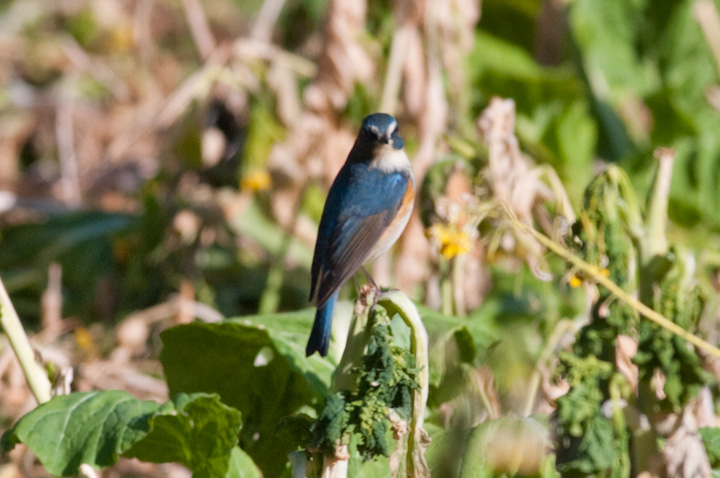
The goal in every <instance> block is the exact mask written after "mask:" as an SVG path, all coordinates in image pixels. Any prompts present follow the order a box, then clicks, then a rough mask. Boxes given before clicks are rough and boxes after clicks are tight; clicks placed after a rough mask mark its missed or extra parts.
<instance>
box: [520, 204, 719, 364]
mask: <svg viewBox="0 0 720 478" xmlns="http://www.w3.org/2000/svg"><path fill="white" fill-rule="evenodd" d="M506 213H507V214H508V217H509V218H510V222H511V223H512V225H513V226H514V227H515V229H516V230H517V231H519V232H521V233H525V234H529V235H531V236H532V237H533V238H535V240H537V241H538V242H539V243H540V244H542V245H543V246H545V247H546V248H548V249H550V250H551V251H552V252H554V253H555V254H557V255H558V256H560V257H562V258H563V259H564V260H566V261H567V262H569V263H570V264H572V265H573V266H575V267H577V268H578V269H580V270H581V271H583V272H584V273H585V274H587V275H588V276H590V277H592V278H593V280H594V281H595V282H596V283H597V284H600V285H601V286H603V287H605V288H606V289H608V290H609V291H610V292H612V293H613V294H614V295H615V296H616V297H617V298H619V299H620V300H622V301H623V302H625V303H626V304H628V305H629V306H630V307H632V308H633V309H635V311H636V312H638V313H639V314H641V315H643V316H645V318H647V319H649V320H651V321H653V322H655V323H656V324H658V325H659V326H660V327H662V328H664V329H666V330H669V331H670V332H672V333H674V334H675V335H677V336H678V337H681V338H683V339H685V340H687V341H688V342H690V343H691V344H693V345H695V346H696V347H698V348H700V349H702V350H704V351H705V352H707V353H709V354H710V355H712V356H713V357H716V358H720V350H719V349H717V348H716V347H714V346H712V345H711V344H709V343H707V342H705V341H704V340H703V339H701V338H700V337H697V336H695V335H693V334H691V333H690V332H688V331H687V330H685V329H683V328H682V327H680V326H679V325H677V324H676V323H674V322H672V321H670V320H669V319H667V318H665V317H664V316H663V315H662V314H660V313H658V312H657V311H655V310H653V309H651V308H650V307H648V306H647V305H645V304H643V303H642V302H640V301H639V300H638V299H636V298H635V297H633V296H631V295H630V294H628V293H627V292H625V291H624V290H623V289H622V288H621V287H620V286H618V285H617V284H615V283H614V282H613V281H611V280H610V279H608V278H607V277H605V276H604V275H603V274H602V272H601V271H600V270H599V269H598V268H597V267H595V266H593V265H591V264H588V263H587V262H585V261H583V260H582V259H580V258H579V257H578V256H576V255H575V254H573V253H572V251H570V250H568V249H566V248H565V247H564V246H562V245H561V244H558V243H557V242H555V241H553V240H552V239H550V238H549V237H547V236H545V235H544V234H543V233H541V232H539V231H537V230H535V229H534V228H532V227H530V226H528V225H527V224H523V223H522V222H520V220H519V219H517V217H516V216H515V215H514V213H513V212H512V211H511V210H510V209H509V208H506Z"/></svg>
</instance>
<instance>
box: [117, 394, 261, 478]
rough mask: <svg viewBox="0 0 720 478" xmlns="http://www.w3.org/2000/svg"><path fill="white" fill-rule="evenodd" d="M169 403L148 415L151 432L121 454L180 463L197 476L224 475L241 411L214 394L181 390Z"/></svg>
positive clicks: (161, 461)
mask: <svg viewBox="0 0 720 478" xmlns="http://www.w3.org/2000/svg"><path fill="white" fill-rule="evenodd" d="M168 405H170V404H168ZM172 405H173V407H172V408H170V407H165V409H163V410H161V411H160V412H159V413H157V414H155V415H153V416H152V417H151V418H150V420H149V424H150V432H149V433H148V434H147V436H145V437H144V438H143V439H142V440H140V441H139V442H137V443H135V445H134V446H133V447H132V448H130V449H129V450H127V452H125V453H124V455H125V456H128V457H133V458H138V459H140V460H143V461H149V462H154V463H165V462H170V461H173V462H177V463H181V464H183V465H185V466H187V467H188V468H190V469H191V470H193V476H194V477H196V478H201V477H202V478H204V477H207V478H212V477H217V478H222V477H224V476H226V472H227V471H228V469H229V460H230V454H231V452H232V450H233V449H234V448H235V446H236V445H237V441H238V434H239V432H240V424H241V423H240V413H239V412H238V411H237V410H236V409H234V408H230V407H228V406H227V405H224V404H222V403H220V400H219V398H218V396H217V395H204V394H196V395H186V394H180V395H178V396H177V397H175V398H173V403H172ZM236 454H237V453H236ZM248 460H249V458H248ZM250 462H251V463H252V460H250ZM255 471H256V472H257V469H255Z"/></svg>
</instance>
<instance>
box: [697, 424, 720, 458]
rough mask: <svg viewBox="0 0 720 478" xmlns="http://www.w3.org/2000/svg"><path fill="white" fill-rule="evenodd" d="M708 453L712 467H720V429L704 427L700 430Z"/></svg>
mask: <svg viewBox="0 0 720 478" xmlns="http://www.w3.org/2000/svg"><path fill="white" fill-rule="evenodd" d="M698 432H699V433H700V437H701V438H702V441H703V445H704V446H705V451H706V452H707V455H708V459H709V460H710V465H712V467H713V468H719V467H720V428H710V427H703V428H700V429H699V430H698Z"/></svg>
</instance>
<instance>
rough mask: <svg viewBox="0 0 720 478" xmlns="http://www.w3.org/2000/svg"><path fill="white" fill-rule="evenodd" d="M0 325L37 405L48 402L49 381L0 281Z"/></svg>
mask: <svg viewBox="0 0 720 478" xmlns="http://www.w3.org/2000/svg"><path fill="white" fill-rule="evenodd" d="M0 324H2V328H3V330H4V331H5V334H7V336H8V339H9V340H10V345H11V346H12V348H13V350H14V351H15V355H16V356H17V358H18V361H19V362H20V366H21V367H22V369H23V373H24V374H25V379H26V380H27V382H28V385H29V386H30V391H32V394H33V395H34V396H35V399H36V400H37V401H38V403H44V402H47V401H48V400H50V390H51V386H50V380H49V379H48V376H47V374H46V373H45V370H44V369H43V368H42V366H41V365H40V364H39V363H37V361H36V360H35V352H34V351H33V349H32V346H31V345H30V341H29V340H28V338H27V335H26V334H25V330H24V329H23V326H22V324H21V323H20V318H19V317H18V315H17V312H15V307H13V305H12V302H10V296H9V295H8V293H7V291H6V290H5V285H4V284H3V282H2V280H0Z"/></svg>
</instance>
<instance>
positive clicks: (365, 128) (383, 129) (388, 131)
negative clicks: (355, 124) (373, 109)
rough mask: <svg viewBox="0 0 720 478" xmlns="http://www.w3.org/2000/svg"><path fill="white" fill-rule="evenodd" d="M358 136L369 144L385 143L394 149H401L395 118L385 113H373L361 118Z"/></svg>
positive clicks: (401, 141) (401, 142)
mask: <svg viewBox="0 0 720 478" xmlns="http://www.w3.org/2000/svg"><path fill="white" fill-rule="evenodd" d="M360 137H361V139H363V140H364V141H369V142H370V143H371V144H378V143H380V144H387V145H390V146H392V147H393V148H394V149H402V148H403V146H404V142H403V139H402V138H401V137H400V135H399V134H398V124H397V121H396V120H395V118H393V117H392V116H390V115H388V114H385V113H374V114H371V115H369V116H367V117H366V118H365V119H364V120H363V124H362V128H361V129H360Z"/></svg>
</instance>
